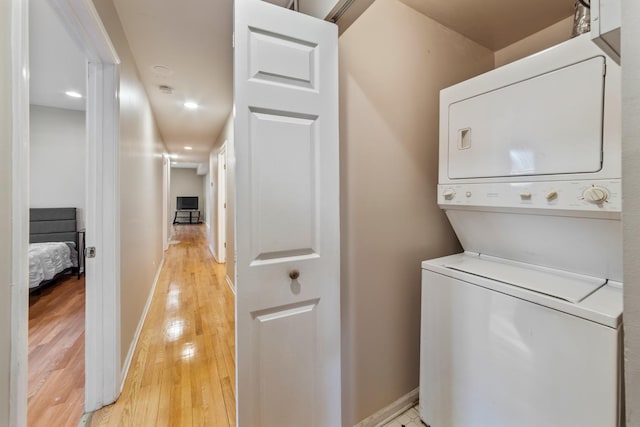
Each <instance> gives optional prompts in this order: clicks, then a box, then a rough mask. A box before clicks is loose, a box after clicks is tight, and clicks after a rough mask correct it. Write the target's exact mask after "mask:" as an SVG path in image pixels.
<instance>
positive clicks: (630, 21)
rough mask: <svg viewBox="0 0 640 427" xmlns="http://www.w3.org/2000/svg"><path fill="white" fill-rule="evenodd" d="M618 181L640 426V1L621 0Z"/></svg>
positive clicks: (630, 369) (630, 421)
mask: <svg viewBox="0 0 640 427" xmlns="http://www.w3.org/2000/svg"><path fill="white" fill-rule="evenodd" d="M622 12H623V13H622V15H623V20H622V21H623V22H622V28H623V33H622V51H623V52H624V54H623V58H622V61H623V67H622V93H623V101H622V102H623V104H622V108H623V116H622V170H623V176H622V183H623V188H622V192H623V198H624V218H623V227H624V323H625V325H624V329H625V359H626V362H625V376H626V393H627V425H628V426H630V427H631V426H633V427H635V426H640V264H639V263H638V259H640V239H639V233H638V230H640V168H638V165H640V121H638V118H639V117H640V2H638V1H637V0H624V1H623V2H622Z"/></svg>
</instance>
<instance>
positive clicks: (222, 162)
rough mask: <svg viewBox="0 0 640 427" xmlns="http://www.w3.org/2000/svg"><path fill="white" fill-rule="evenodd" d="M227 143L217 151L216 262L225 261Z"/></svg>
mask: <svg viewBox="0 0 640 427" xmlns="http://www.w3.org/2000/svg"><path fill="white" fill-rule="evenodd" d="M226 144H227V143H226V142H225V143H224V144H222V148H221V149H220V152H219V153H218V224H217V227H218V233H217V234H218V262H220V263H223V262H227V248H226V247H225V244H226V241H227V145H226Z"/></svg>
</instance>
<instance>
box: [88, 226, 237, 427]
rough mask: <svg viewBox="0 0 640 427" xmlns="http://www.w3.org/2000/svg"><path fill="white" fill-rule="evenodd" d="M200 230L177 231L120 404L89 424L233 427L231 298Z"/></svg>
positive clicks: (221, 269)
mask: <svg viewBox="0 0 640 427" xmlns="http://www.w3.org/2000/svg"><path fill="white" fill-rule="evenodd" d="M224 273H225V270H224V265H219V264H217V263H216V262H215V260H214V259H213V257H212V255H211V253H210V251H209V249H208V247H207V241H206V236H205V228H204V226H203V225H198V226H195V225H191V226H189V225H184V226H174V235H173V239H172V241H171V244H170V246H169V249H168V250H167V251H166V253H165V261H164V265H163V267H162V271H161V273H160V277H159V279H158V283H157V287H156V290H155V293H154V296H153V300H152V303H151V306H150V308H149V313H148V314H147V318H146V321H145V324H144V326H143V328H142V333H141V335H140V339H139V341H138V345H137V347H136V350H135V354H134V356H133V360H132V362H131V367H130V368H129V374H128V375H127V380H126V382H125V385H124V388H123V392H122V395H121V396H120V398H119V399H118V401H117V402H116V403H115V404H113V405H111V406H108V407H106V408H103V409H101V410H100V411H97V412H96V413H94V414H93V416H92V419H91V420H90V422H89V425H91V426H170V425H171V426H177V425H179V426H220V427H223V426H235V336H234V327H235V325H234V295H233V293H232V292H231V290H230V289H229V286H228V285H227V284H226V282H225V280H224Z"/></svg>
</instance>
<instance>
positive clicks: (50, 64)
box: [29, 0, 87, 110]
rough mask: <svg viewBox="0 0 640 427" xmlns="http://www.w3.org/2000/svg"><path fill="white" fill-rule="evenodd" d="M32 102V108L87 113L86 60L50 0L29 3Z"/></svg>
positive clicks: (37, 0)
mask: <svg viewBox="0 0 640 427" xmlns="http://www.w3.org/2000/svg"><path fill="white" fill-rule="evenodd" d="M29 66H30V71H29V72H30V77H29V98H30V103H31V104H36V105H44V106H47V107H57V108H67V109H71V110H84V109H85V100H84V98H71V97H69V96H67V95H65V92H66V91H75V92H78V93H80V94H82V95H85V93H86V79H85V74H86V69H87V67H86V57H85V55H84V53H83V52H82V50H81V49H80V47H79V46H78V44H77V43H76V41H75V40H74V39H73V38H72V37H71V36H70V35H69V33H68V32H67V29H66V27H65V25H64V23H63V21H62V19H61V18H60V16H59V15H58V12H56V11H55V10H54V9H53V7H52V6H51V2H50V1H47V0H32V1H30V2H29Z"/></svg>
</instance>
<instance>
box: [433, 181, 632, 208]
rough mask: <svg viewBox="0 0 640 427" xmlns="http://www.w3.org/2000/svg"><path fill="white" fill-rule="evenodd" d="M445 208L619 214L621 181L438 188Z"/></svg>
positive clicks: (525, 183)
mask: <svg viewBox="0 0 640 427" xmlns="http://www.w3.org/2000/svg"><path fill="white" fill-rule="evenodd" d="M438 204H439V205H441V206H443V207H446V206H468V207H477V208H483V207H496V208H530V209H552V210H570V211H576V210H578V211H594V212H621V211H622V182H621V180H619V179H617V180H593V181H548V182H511V183H502V182H501V183H486V184H483V183H480V184H452V185H439V186H438Z"/></svg>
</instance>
